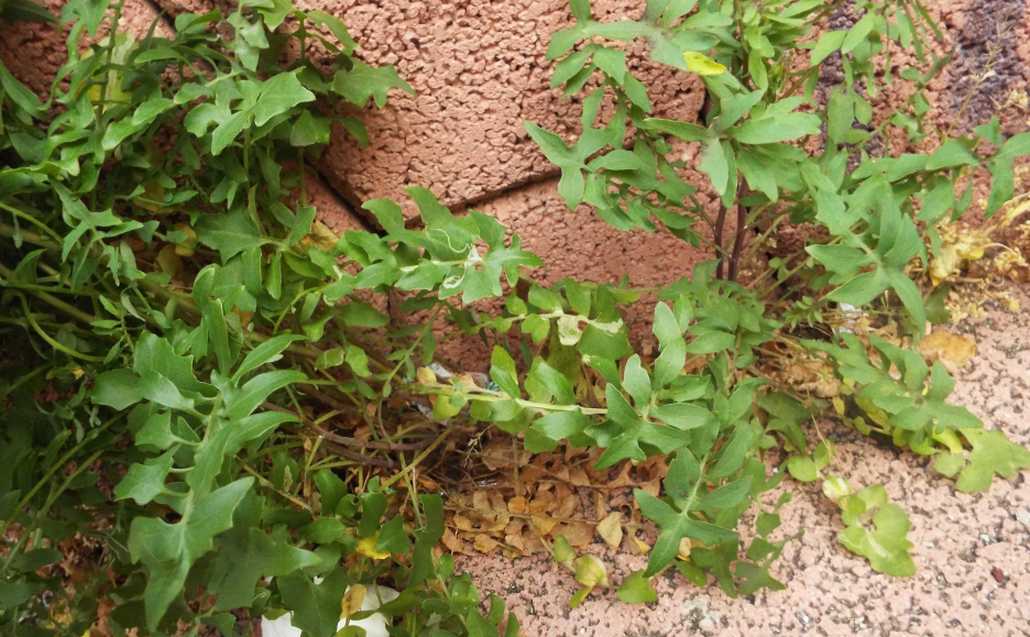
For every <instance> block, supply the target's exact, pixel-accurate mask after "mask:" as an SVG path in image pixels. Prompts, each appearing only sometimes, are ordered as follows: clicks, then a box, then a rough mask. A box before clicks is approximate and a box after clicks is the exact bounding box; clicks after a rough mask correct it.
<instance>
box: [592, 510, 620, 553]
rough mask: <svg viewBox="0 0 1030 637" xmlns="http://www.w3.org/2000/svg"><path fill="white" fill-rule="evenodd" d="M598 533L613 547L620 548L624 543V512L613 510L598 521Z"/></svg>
mask: <svg viewBox="0 0 1030 637" xmlns="http://www.w3.org/2000/svg"><path fill="white" fill-rule="evenodd" d="M597 534H598V535H600V536H601V539H602V540H604V543H605V544H607V545H608V546H610V547H612V548H613V549H617V548H619V546H620V545H621V544H622V514H621V513H619V512H618V511H612V512H611V513H609V514H608V515H607V516H605V518H604V519H603V520H601V521H600V522H598V523H597Z"/></svg>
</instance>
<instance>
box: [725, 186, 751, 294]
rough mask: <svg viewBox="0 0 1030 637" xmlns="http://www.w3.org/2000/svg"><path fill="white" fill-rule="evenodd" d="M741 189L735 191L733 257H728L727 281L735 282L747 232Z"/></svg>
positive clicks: (745, 212)
mask: <svg viewBox="0 0 1030 637" xmlns="http://www.w3.org/2000/svg"><path fill="white" fill-rule="evenodd" d="M743 194H744V193H743V188H741V189H738V190H737V227H736V233H735V236H734V237H733V256H731V257H730V273H729V277H728V278H729V280H730V281H736V280H737V270H738V268H739V266H740V253H741V250H743V248H744V233H745V232H746V231H747V210H746V209H745V208H744V203H743V202H742V201H741V196H742V195H743Z"/></svg>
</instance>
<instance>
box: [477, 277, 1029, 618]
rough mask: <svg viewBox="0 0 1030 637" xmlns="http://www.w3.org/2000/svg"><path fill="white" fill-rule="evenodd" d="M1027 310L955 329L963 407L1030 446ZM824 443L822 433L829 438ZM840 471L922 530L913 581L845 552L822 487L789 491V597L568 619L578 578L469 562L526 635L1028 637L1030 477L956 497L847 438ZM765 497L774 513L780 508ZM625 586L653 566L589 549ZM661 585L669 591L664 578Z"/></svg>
mask: <svg viewBox="0 0 1030 637" xmlns="http://www.w3.org/2000/svg"><path fill="white" fill-rule="evenodd" d="M1013 294H1014V296H1015V297H1016V298H1017V299H1018V300H1019V302H1020V305H1021V308H1022V309H1021V310H1019V311H1018V312H1016V313H1011V312H1007V311H1002V310H999V309H991V310H990V311H989V312H988V313H987V315H986V316H985V317H983V318H981V319H969V320H966V321H963V322H962V323H960V324H958V325H956V326H954V327H952V328H950V329H952V330H953V331H957V332H961V333H963V334H965V335H967V336H969V337H971V338H974V339H975V340H976V343H977V347H978V353H977V355H976V357H975V358H974V359H973V361H972V362H971V363H970V364H969V365H968V366H967V367H966V368H965V369H964V370H962V372H961V373H959V374H958V384H957V387H956V390H955V394H954V395H953V399H954V401H955V402H958V403H961V404H963V405H965V406H966V407H968V408H969V409H970V410H972V411H973V412H974V413H975V414H976V415H978V416H979V417H980V418H982V419H983V420H984V422H985V423H986V425H987V426H988V427H991V428H999V429H1002V430H1003V431H1005V433H1006V434H1008V436H1009V437H1010V438H1012V439H1013V440H1014V441H1016V442H1019V443H1021V444H1024V445H1026V444H1027V443H1030V419H1028V412H1030V311H1028V309H1030V288H1028V287H1023V288H1021V289H1017V290H1015V291H1014V292H1013ZM823 431H824V433H826V429H824V430H823ZM830 436H831V437H832V438H833V439H834V440H835V441H836V442H837V456H836V459H835V461H834V464H833V465H832V469H833V470H834V472H835V473H837V474H838V475H841V476H843V477H846V478H848V479H849V480H850V481H851V482H852V484H854V485H856V486H866V485H871V484H876V483H882V484H884V485H885V486H886V488H887V492H888V493H889V495H890V497H891V498H892V499H893V500H894V501H895V502H897V503H898V504H899V505H901V506H902V507H904V508H905V510H906V511H907V512H908V514H909V517H910V519H911V521H912V530H911V531H910V533H909V539H910V540H911V541H912V542H913V544H915V548H914V550H913V555H914V558H915V560H916V564H917V568H918V570H917V572H916V575H915V576H914V577H911V578H904V579H903V578H892V577H888V576H886V575H881V574H878V573H875V572H874V571H872V570H871V569H870V568H869V566H868V564H867V563H866V562H865V561H864V560H863V559H861V558H859V557H857V556H854V555H852V554H850V553H848V552H847V551H846V550H845V549H844V548H843V547H841V546H840V545H839V544H837V541H836V534H837V532H838V531H839V530H840V529H841V522H840V516H839V515H838V513H837V511H836V509H835V507H834V505H833V504H831V503H830V502H829V501H828V500H827V499H826V498H825V497H823V496H822V494H821V493H820V492H819V490H818V487H817V486H808V485H800V484H798V483H795V482H788V483H787V484H786V485H785V486H786V488H787V489H789V490H791V491H793V492H794V499H793V501H792V502H790V503H789V504H787V505H786V506H785V507H784V508H783V509H782V510H781V511H780V515H781V517H782V518H783V524H782V525H781V527H780V529H779V530H778V531H777V534H776V536H775V537H778V538H783V537H787V536H792V535H795V534H797V533H798V532H799V531H803V532H804V533H803V535H802V537H801V538H800V539H795V540H791V541H789V542H788V543H787V546H786V548H785V549H784V552H783V555H782V557H781V558H780V560H779V561H778V562H776V563H775V564H774V566H773V569H772V572H773V575H774V576H776V577H778V578H779V579H780V580H781V581H783V582H784V583H785V584H786V586H787V589H786V590H784V591H779V592H759V593H757V594H756V595H754V596H751V597H748V598H737V599H734V598H731V597H728V596H727V595H725V594H723V593H722V592H721V591H719V590H718V589H717V588H716V587H715V586H714V585H712V586H709V587H707V588H703V589H702V588H696V587H693V586H691V585H689V584H687V583H685V582H684V581H683V580H682V579H680V578H679V577H678V576H676V578H671V577H670V578H668V579H664V580H663V581H659V582H658V586H657V588H658V602H657V603H656V604H651V605H648V606H639V605H636V606H630V605H627V604H624V603H622V602H620V601H619V600H618V599H617V598H616V596H615V592H614V590H611V591H608V592H601V593H598V592H595V593H594V594H593V595H592V596H591V597H590V598H589V599H588V600H587V601H586V602H584V603H583V605H582V606H580V607H578V608H576V609H574V610H570V609H569V608H568V600H569V598H570V597H571V595H572V593H573V592H574V591H575V589H576V584H575V582H574V581H573V578H572V576H571V575H570V574H569V573H567V572H566V571H563V570H561V568H560V567H558V566H557V565H556V564H555V563H553V562H552V561H551V560H550V559H549V558H548V557H546V556H540V557H530V558H522V559H518V560H516V561H514V562H512V561H509V560H508V559H507V558H504V557H492V556H491V557H472V558H466V559H463V560H462V566H463V567H464V568H466V569H467V570H468V571H470V572H471V573H472V575H473V578H474V580H475V581H476V583H477V584H478V586H479V587H480V589H481V590H482V591H488V592H494V593H497V594H498V595H500V596H501V597H502V598H504V599H505V600H506V601H507V602H508V604H509V605H510V606H511V607H512V608H513V609H514V612H515V613H516V614H517V615H518V617H519V620H520V621H521V623H522V626H523V629H524V632H525V634H526V635H534V636H539V637H572V636H577V637H587V636H594V635H596V636H599V637H600V636H626V637H673V636H678V635H725V636H731V635H749V636H751V635H820V636H822V635H827V636H833V635H871V636H876V637H881V636H882V637H886V636H893V635H922V636H926V635H933V636H939V635H956V636H957V635H963V636H966V635H984V636H988V635H989V636H991V637H995V636H997V637H1000V636H1003V635H1004V636H1010V635H1011V636H1015V635H1030V483H1028V479H1030V475H1028V474H1027V473H1026V472H1024V473H1023V474H1021V475H1019V476H1018V477H1017V478H1016V479H1014V480H1012V481H1004V480H1000V479H996V480H995V481H994V483H993V484H992V485H991V488H990V490H989V491H988V492H987V493H983V494H964V493H959V492H957V491H956V490H955V489H954V488H953V483H952V482H951V481H950V480H947V479H944V478H942V477H940V476H937V475H936V474H934V473H933V472H932V470H930V469H929V468H928V467H927V466H926V465H925V461H923V460H920V459H918V458H917V457H915V456H914V455H913V454H911V453H902V452H900V451H898V450H895V449H893V448H891V447H886V446H879V445H877V444H876V443H875V442H874V441H872V440H870V439H867V438H863V437H861V436H859V435H857V434H855V433H854V432H852V431H851V430H849V429H847V428H845V427H844V426H843V425H841V426H837V427H835V428H831V429H830ZM771 495H772V497H771V498H769V496H767V498H768V501H770V502H771V501H772V500H773V499H774V498H775V497H776V495H775V494H771ZM590 552H595V553H596V554H597V555H599V556H600V557H601V558H602V560H603V561H605V563H606V564H607V566H608V569H609V575H610V577H611V579H612V581H613V582H614V583H615V584H617V583H618V582H619V581H620V580H621V578H622V577H623V576H624V575H625V574H627V573H628V572H630V571H632V570H635V569H638V568H642V567H643V565H644V562H645V558H643V557H641V556H636V555H630V554H626V553H625V552H619V553H613V552H611V551H608V550H606V549H605V548H604V546H603V545H595V546H594V547H592V548H591V549H590ZM660 579H662V578H660Z"/></svg>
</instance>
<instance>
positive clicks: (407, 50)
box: [305, 0, 703, 205]
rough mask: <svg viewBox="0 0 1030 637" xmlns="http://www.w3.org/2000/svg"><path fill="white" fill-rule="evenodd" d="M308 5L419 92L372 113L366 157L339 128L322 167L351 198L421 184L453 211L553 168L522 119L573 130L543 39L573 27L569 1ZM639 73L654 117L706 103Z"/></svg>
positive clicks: (624, 4)
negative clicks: (333, 19) (333, 18)
mask: <svg viewBox="0 0 1030 637" xmlns="http://www.w3.org/2000/svg"><path fill="white" fill-rule="evenodd" d="M305 4H308V5H309V6H312V7H318V8H321V9H324V10H326V11H329V12H331V13H333V14H334V15H337V16H340V17H341V18H343V19H344V20H345V21H346V22H347V25H348V26H349V27H350V29H351V32H352V34H353V35H354V37H355V39H357V41H358V42H359V43H360V46H361V55H362V56H363V57H364V58H365V59H366V60H367V61H369V62H371V63H376V64H393V65H395V66H396V67H397V70H398V72H399V73H400V75H401V77H403V78H405V79H406V80H407V81H408V82H409V83H410V84H411V85H412V87H413V88H414V89H415V91H416V92H417V94H416V95H415V96H408V95H402V94H400V93H395V94H394V95H392V100H393V101H392V103H391V105H390V106H389V107H388V108H387V109H386V110H385V111H380V112H373V113H369V114H368V116H367V118H366V123H367V125H368V127H369V132H370V135H371V138H372V144H371V145H370V146H369V147H368V148H366V149H360V150H358V149H355V148H354V146H353V144H352V143H351V142H350V141H349V140H347V139H346V138H345V136H344V135H342V133H341V132H340V131H337V135H336V136H335V143H334V144H333V145H332V146H331V147H330V149H329V152H328V153H327V155H326V161H325V163H324V165H323V169H324V172H325V174H326V175H327V177H328V178H329V179H330V180H331V181H332V183H333V185H334V186H336V187H337V188H339V189H340V190H341V191H343V192H345V193H346V194H347V195H348V197H351V198H353V199H355V200H364V199H368V198H371V197H382V196H391V197H397V196H399V194H400V193H401V192H402V191H403V187H404V186H405V185H409V184H419V185H422V186H426V187H428V188H430V189H432V190H433V192H435V193H436V194H437V195H438V196H439V197H441V199H442V200H443V201H445V202H446V203H448V204H451V205H458V204H462V203H465V202H468V201H476V200H479V199H482V198H484V197H486V196H488V195H490V194H491V193H496V192H499V191H502V190H505V189H508V188H510V187H511V186H512V185H515V184H520V183H523V182H526V181H531V180H534V179H539V178H540V177H541V176H543V175H547V174H549V173H551V172H552V170H553V169H552V167H551V166H550V165H549V164H548V162H547V161H546V159H544V157H543V156H542V155H541V154H540V153H539V152H538V151H537V150H536V147H535V145H534V144H533V142H532V141H531V140H530V139H529V138H528V136H527V135H526V134H525V132H524V130H523V127H522V122H523V121H524V120H532V121H535V122H538V123H540V124H541V125H543V126H545V127H547V128H550V129H552V130H558V131H561V132H563V133H572V130H571V127H570V125H573V126H574V125H576V124H577V123H578V121H579V117H578V113H579V107H578V104H575V103H573V101H571V100H570V99H569V98H566V97H563V96H562V95H561V92H560V91H559V90H556V89H550V88H548V81H549V78H550V73H551V69H552V64H551V63H550V62H549V61H547V60H546V59H545V56H544V54H545V51H546V49H547V43H548V40H549V38H550V34H551V33H553V32H554V31H556V30H558V29H560V28H562V27H564V26H566V25H567V24H568V22H569V20H570V18H569V13H568V3H567V2H566V0H511V1H509V2H497V1H496V0H437V1H433V2H421V1H412V0H380V1H379V2H368V1H364V2H362V1H359V0H306V2H305ZM596 5H597V7H598V9H597V12H598V14H609V15H611V14H619V15H634V14H635V13H639V12H640V11H642V8H643V3H642V2H637V1H636V0H619V1H618V2H614V1H604V2H597V3H596ZM631 8H632V9H631ZM632 60H633V56H631V61H632ZM637 63H638V64H643V63H642V62H640V61H639V60H638V61H637ZM643 66H644V70H643V72H642V75H643V76H644V77H648V78H651V79H652V80H653V81H651V82H650V83H649V85H650V86H652V87H653V88H652V89H651V90H652V91H653V94H652V95H651V98H652V101H653V102H654V103H655V104H656V105H657V107H658V108H659V109H662V110H664V111H667V112H668V111H674V112H676V114H677V115H679V116H686V117H693V115H694V114H696V113H697V111H698V109H699V108H700V105H701V101H702V99H703V94H702V90H701V85H700V82H699V81H698V80H697V78H695V77H692V76H690V75H688V74H684V73H673V72H671V71H666V70H658V69H655V68H653V67H650V66H648V65H646V64H644V65H643Z"/></svg>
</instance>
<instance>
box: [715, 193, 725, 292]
mask: <svg viewBox="0 0 1030 637" xmlns="http://www.w3.org/2000/svg"><path fill="white" fill-rule="evenodd" d="M725 225H726V204H723V203H720V204H719V216H718V217H716V218H715V257H716V258H717V259H718V262H717V263H716V265H715V278H716V279H721V278H723V275H722V273H723V264H724V262H725V261H726V253H725V251H724V250H723V249H722V231H723V227H724V226H725Z"/></svg>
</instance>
